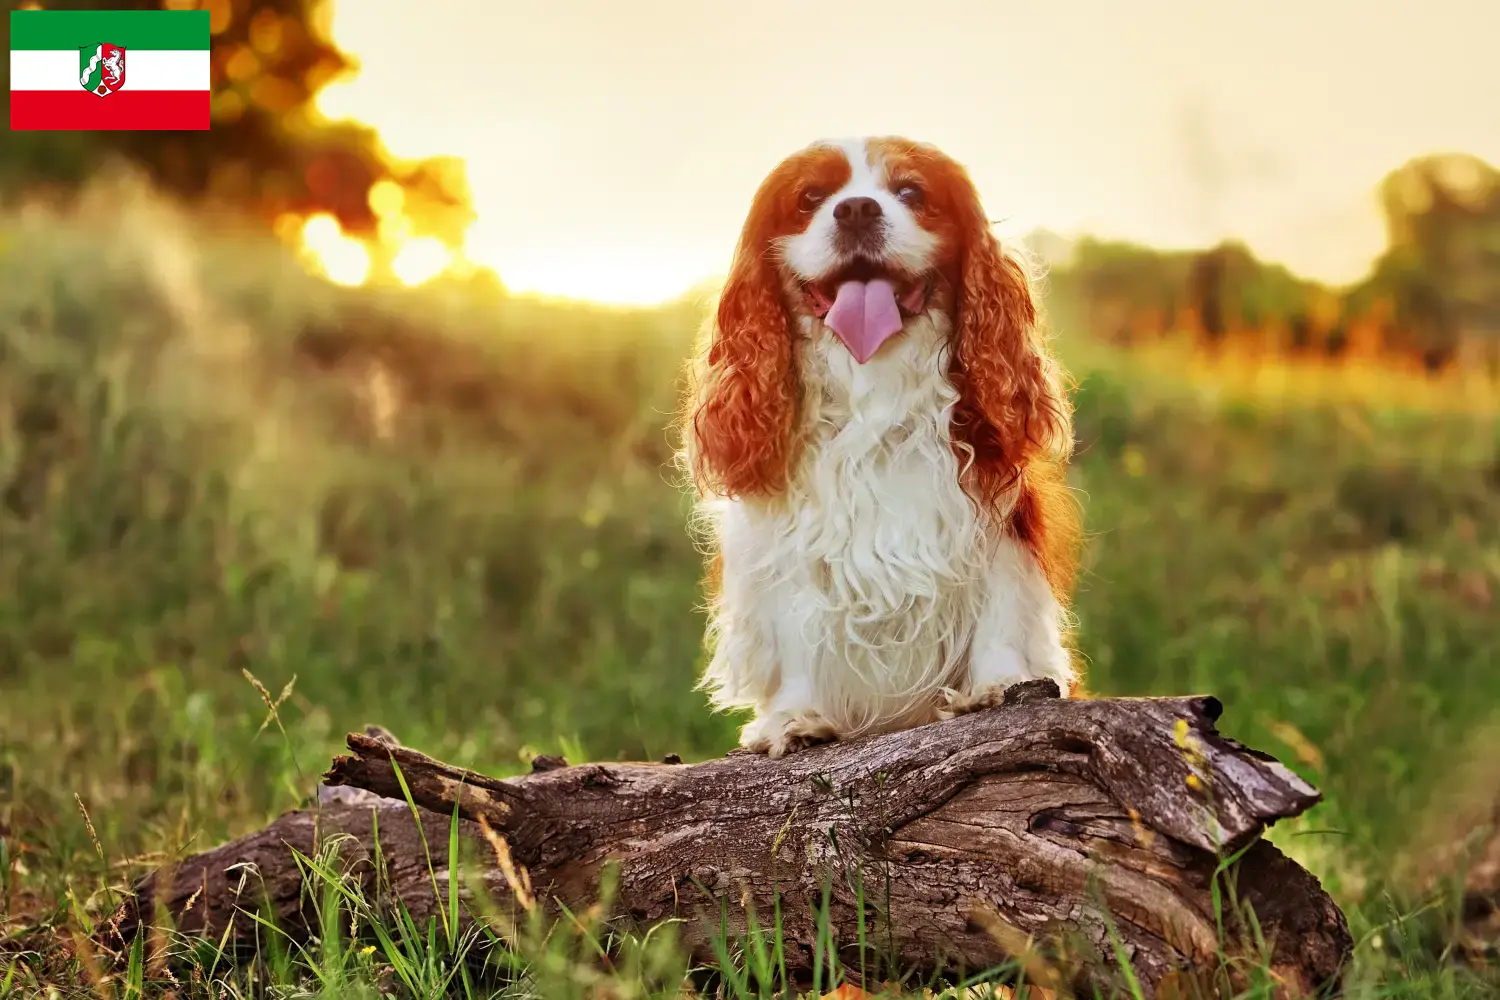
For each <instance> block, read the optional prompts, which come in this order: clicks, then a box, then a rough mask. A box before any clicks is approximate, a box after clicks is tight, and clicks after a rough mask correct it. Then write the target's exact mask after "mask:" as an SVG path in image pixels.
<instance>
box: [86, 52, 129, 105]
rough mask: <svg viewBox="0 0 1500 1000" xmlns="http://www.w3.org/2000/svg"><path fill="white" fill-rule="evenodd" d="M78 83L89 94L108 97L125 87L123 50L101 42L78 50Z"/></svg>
mask: <svg viewBox="0 0 1500 1000" xmlns="http://www.w3.org/2000/svg"><path fill="white" fill-rule="evenodd" d="M78 74H79V75H78V83H79V86H81V87H83V89H84V90H87V91H88V92H89V93H91V94H97V95H98V96H100V97H108V96H109V95H110V94H113V93H114V92H115V91H117V90H119V89H120V88H121V87H123V86H125V50H124V49H122V48H121V47H120V46H118V45H110V44H109V43H108V42H103V43H100V44H98V45H84V46H82V47H81V48H79V50H78Z"/></svg>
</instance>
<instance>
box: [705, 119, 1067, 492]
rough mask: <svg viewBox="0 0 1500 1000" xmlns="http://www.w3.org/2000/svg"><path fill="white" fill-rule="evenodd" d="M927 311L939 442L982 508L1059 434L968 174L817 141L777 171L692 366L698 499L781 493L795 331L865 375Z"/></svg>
mask: <svg viewBox="0 0 1500 1000" xmlns="http://www.w3.org/2000/svg"><path fill="white" fill-rule="evenodd" d="M933 310H937V311H941V312H942V313H944V314H945V315H946V319H947V321H948V322H947V323H946V324H944V328H946V329H948V330H950V331H951V333H950V335H949V337H948V342H946V343H938V344H935V345H934V347H933V348H932V349H933V350H934V351H940V352H943V355H944V356H943V358H942V359H941V360H942V363H943V364H945V365H946V366H947V367H948V371H949V377H950V379H951V381H952V383H953V385H954V387H955V388H956V389H957V390H958V392H959V397H960V399H959V403H958V404H957V405H956V406H955V408H954V414H953V420H952V426H953V434H954V442H955V445H956V446H957V447H959V448H960V450H962V451H964V452H965V453H966V463H967V465H968V466H969V468H970V469H971V473H972V475H971V478H972V479H973V486H974V490H975V493H976V495H979V496H982V497H984V498H986V499H993V498H994V497H995V496H996V495H997V494H998V492H1000V491H1002V490H1003V489H1004V488H1006V487H1007V486H1009V485H1010V484H1011V483H1013V482H1014V481H1015V480H1016V478H1017V477H1018V476H1019V474H1020V471H1021V469H1022V467H1023V466H1024V464H1025V463H1026V462H1027V461H1028V460H1029V458H1030V457H1031V456H1032V455H1033V454H1035V453H1036V452H1038V451H1039V450H1046V451H1057V450H1058V449H1060V448H1061V446H1062V443H1063V440H1064V438H1065V437H1066V436H1068V434H1069V427H1068V419H1067V413H1066V402H1065V400H1063V399H1062V397H1061V394H1060V391H1059V389H1058V387H1057V385H1056V380H1055V377H1054V372H1053V370H1052V367H1051V361H1050V358H1049V357H1048V356H1047V355H1046V353H1045V350H1044V348H1043V346H1042V343H1041V341H1040V338H1039V334H1038V332H1037V329H1036V307H1035V304H1034V302H1033V300H1032V296H1031V288H1030V283H1029V281H1028V277H1027V273H1026V269H1025V268H1024V267H1023V266H1022V265H1021V263H1020V261H1018V260H1017V259H1016V258H1015V257H1013V256H1012V255H1010V254H1008V253H1006V252H1005V251H1004V250H1003V249H1002V248H1001V246H1000V244H999V242H998V241H997V240H996V239H995V237H994V235H993V234H992V233H991V231H990V226H989V222H988V219H987V218H986V216H985V213H984V209H983V206H982V204H981V202H980V198H979V194H978V192H977V190H976V189H975V187H974V184H973V182H972V181H971V180H970V178H969V175H968V172H967V171H966V170H964V168H963V167H962V166H960V165H959V164H958V163H957V162H956V161H954V160H953V159H952V158H950V157H949V156H947V155H946V154H944V153H942V152H941V151H939V150H937V149H935V148H933V147H932V146H929V145H925V144H923V143H918V142H913V141H911V140H908V139H900V138H871V139H857V140H846V141H840V142H818V143H814V144H813V145H811V146H808V147H807V148H805V149H802V150H799V151H798V152H796V153H793V154H792V155H791V156H789V157H787V158H786V159H784V160H783V161H782V162H781V163H780V164H778V165H777V166H776V167H775V169H773V170H772V171H771V173H770V174H769V175H768V176H767V177H766V179H765V180H764V181H763V182H762V183H761V185H760V188H759V189H758V190H757V191H756V194H755V198H754V199H753V201H752V203H751V206H750V211H749V213H748V215H747V216H746V219H745V225H744V228H743V229H742V231H741V233H740V241H739V245H738V247H737V249H736V252H735V258H734V263H733V266H732V268H731V271H730V275H729V280H728V282H727V283H726V284H725V287H724V291H723V293H722V295H721V296H720V299H719V306H718V310H717V312H716V315H715V321H714V323H713V324H712V326H711V329H710V331H709V339H708V342H707V344H706V345H705V351H704V354H703V356H702V357H701V358H700V364H699V367H698V372H697V375H696V381H697V385H696V387H695V398H694V400H693V406H694V409H693V412H692V428H691V431H692V439H691V441H690V449H691V450H692V452H693V454H694V458H693V462H694V465H695V474H696V478H697V481H698V484H699V487H700V488H702V489H707V490H708V491H710V492H717V493H726V494H732V495H733V494H739V495H756V494H759V495H769V494H773V493H775V492H777V491H778V490H779V489H781V488H782V487H783V486H784V485H785V482H786V477H787V474H788V469H789V463H790V461H791V460H792V458H793V456H794V454H795V451H796V447H797V440H796V434H795V422H796V412H797V407H798V405H799V404H798V400H799V399H800V396H801V391H800V385H801V381H802V372H801V370H800V365H801V364H802V360H801V349H800V347H799V346H798V345H799V342H800V341H801V340H802V339H803V338H804V336H805V331H806V330H808V329H810V330H811V331H812V335H813V336H821V335H823V331H824V330H826V331H829V332H831V333H832V334H833V335H834V336H836V337H837V338H838V340H839V341H841V342H842V344H843V346H844V348H845V349H847V350H848V352H849V354H850V355H851V356H852V357H853V358H854V360H855V361H857V362H859V363H860V364H865V363H868V362H869V361H871V360H872V359H873V358H875V357H877V355H879V353H880V351H881V349H882V347H884V346H885V345H886V344H887V343H888V342H889V341H890V340H891V339H892V338H895V337H898V336H900V334H901V332H902V330H903V328H904V327H905V326H906V324H907V323H908V321H909V320H910V319H911V318H912V317H913V316H916V315H920V314H922V313H925V312H930V311H933ZM809 322H811V323H812V325H811V326H810V327H809V326H808V325H807V324H808V323H809Z"/></svg>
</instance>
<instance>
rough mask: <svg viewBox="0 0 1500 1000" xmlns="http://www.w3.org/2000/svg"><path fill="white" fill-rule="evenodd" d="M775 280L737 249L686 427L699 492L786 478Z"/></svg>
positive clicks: (784, 374)
mask: <svg viewBox="0 0 1500 1000" xmlns="http://www.w3.org/2000/svg"><path fill="white" fill-rule="evenodd" d="M775 281H776V278H775V275H774V273H773V272H772V270H771V266H770V265H769V264H768V263H766V262H765V261H763V260H761V259H760V255H759V253H757V252H756V251H755V250H754V248H746V247H744V246H742V247H741V250H740V252H739V253H738V254H736V259H735V264H734V269H733V271H732V273H731V276H730V280H729V284H728V285H726V286H725V289H724V293H723V295H722V297H721V298H720V300H719V308H718V313H717V316H716V324H715V325H716V327H717V330H715V331H710V335H709V337H708V338H707V342H706V343H705V344H704V345H703V346H704V350H703V352H702V354H701V356H700V361H699V364H698V365H697V379H696V381H697V385H696V386H695V392H694V398H693V402H692V403H691V404H690V406H691V412H690V414H689V423H690V428H689V429H690V433H691V434H692V435H693V438H694V442H693V447H692V455H693V478H694V481H695V482H696V483H697V485H698V488H699V489H700V490H702V491H703V492H705V493H717V494H720V495H723V496H763V495H766V494H770V493H774V492H776V491H777V490H779V489H780V488H781V487H782V486H783V485H784V484H785V482H786V478H787V474H788V468H789V465H790V460H791V445H792V432H793V423H794V421H795V419H796V407H797V378H796V371H795V368H794V366H793V358H792V341H791V337H790V336H789V335H788V332H787V317H786V314H785V313H784V312H783V311H782V307H781V302H780V297H779V294H778V292H777V289H776V285H775Z"/></svg>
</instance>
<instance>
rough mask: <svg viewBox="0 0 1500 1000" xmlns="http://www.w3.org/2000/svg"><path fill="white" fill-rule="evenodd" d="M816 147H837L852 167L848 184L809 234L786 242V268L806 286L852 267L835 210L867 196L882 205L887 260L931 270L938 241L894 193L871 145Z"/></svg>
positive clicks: (849, 142) (842, 142) (847, 142)
mask: <svg viewBox="0 0 1500 1000" xmlns="http://www.w3.org/2000/svg"><path fill="white" fill-rule="evenodd" d="M813 147H814V148H816V147H832V148H834V149H838V150H839V151H840V152H842V153H843V154H844V159H846V160H847V161H848V162H849V181H848V183H846V184H845V185H844V186H843V187H841V188H839V189H838V190H837V191H833V192H830V193H829V195H828V198H827V199H826V200H825V201H824V202H823V204H822V205H820V206H818V209H817V211H816V212H815V213H814V214H813V219H812V222H811V223H809V224H808V227H807V229H806V230H804V231H803V232H802V233H800V234H798V235H796V236H789V237H787V238H786V239H785V240H783V241H782V243H781V255H782V260H783V261H785V262H786V265H787V266H788V267H790V268H791V269H792V271H793V272H794V273H795V274H796V275H797V276H798V277H799V278H801V279H802V280H803V281H816V280H818V279H819V278H824V277H826V276H828V275H829V274H830V273H831V272H833V271H836V270H838V269H839V268H840V267H843V266H844V265H846V264H848V263H849V262H850V260H851V258H850V257H849V256H847V255H843V254H840V253H839V251H838V249H837V245H836V244H837V241H836V239H835V237H836V235H837V232H838V223H837V222H836V221H835V220H834V217H833V210H834V208H835V207H837V205H838V203H839V202H841V201H843V200H845V199H846V198H861V197H863V198H873V199H875V201H876V202H877V203H878V204H879V205H880V212H881V227H882V229H883V230H884V232H885V252H884V259H885V261H886V262H888V263H890V264H891V265H893V266H900V267H902V268H904V269H906V270H908V271H912V272H915V273H921V272H923V271H925V270H927V268H928V267H929V266H930V265H931V263H932V254H933V251H934V250H936V249H937V238H936V237H934V236H933V235H932V234H931V233H929V232H928V231H927V230H925V229H923V228H922V227H921V225H919V224H918V222H917V219H916V216H914V215H912V212H911V210H910V209H909V208H907V207H906V206H905V205H904V204H902V203H901V200H900V199H899V198H897V197H896V196H895V194H894V193H892V192H891V190H890V188H889V184H890V178H889V177H888V176H887V175H886V169H885V163H884V162H883V161H882V159H881V158H880V157H878V156H873V155H871V150H870V141H869V140H868V139H836V140H827V141H823V142H817V143H813Z"/></svg>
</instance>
